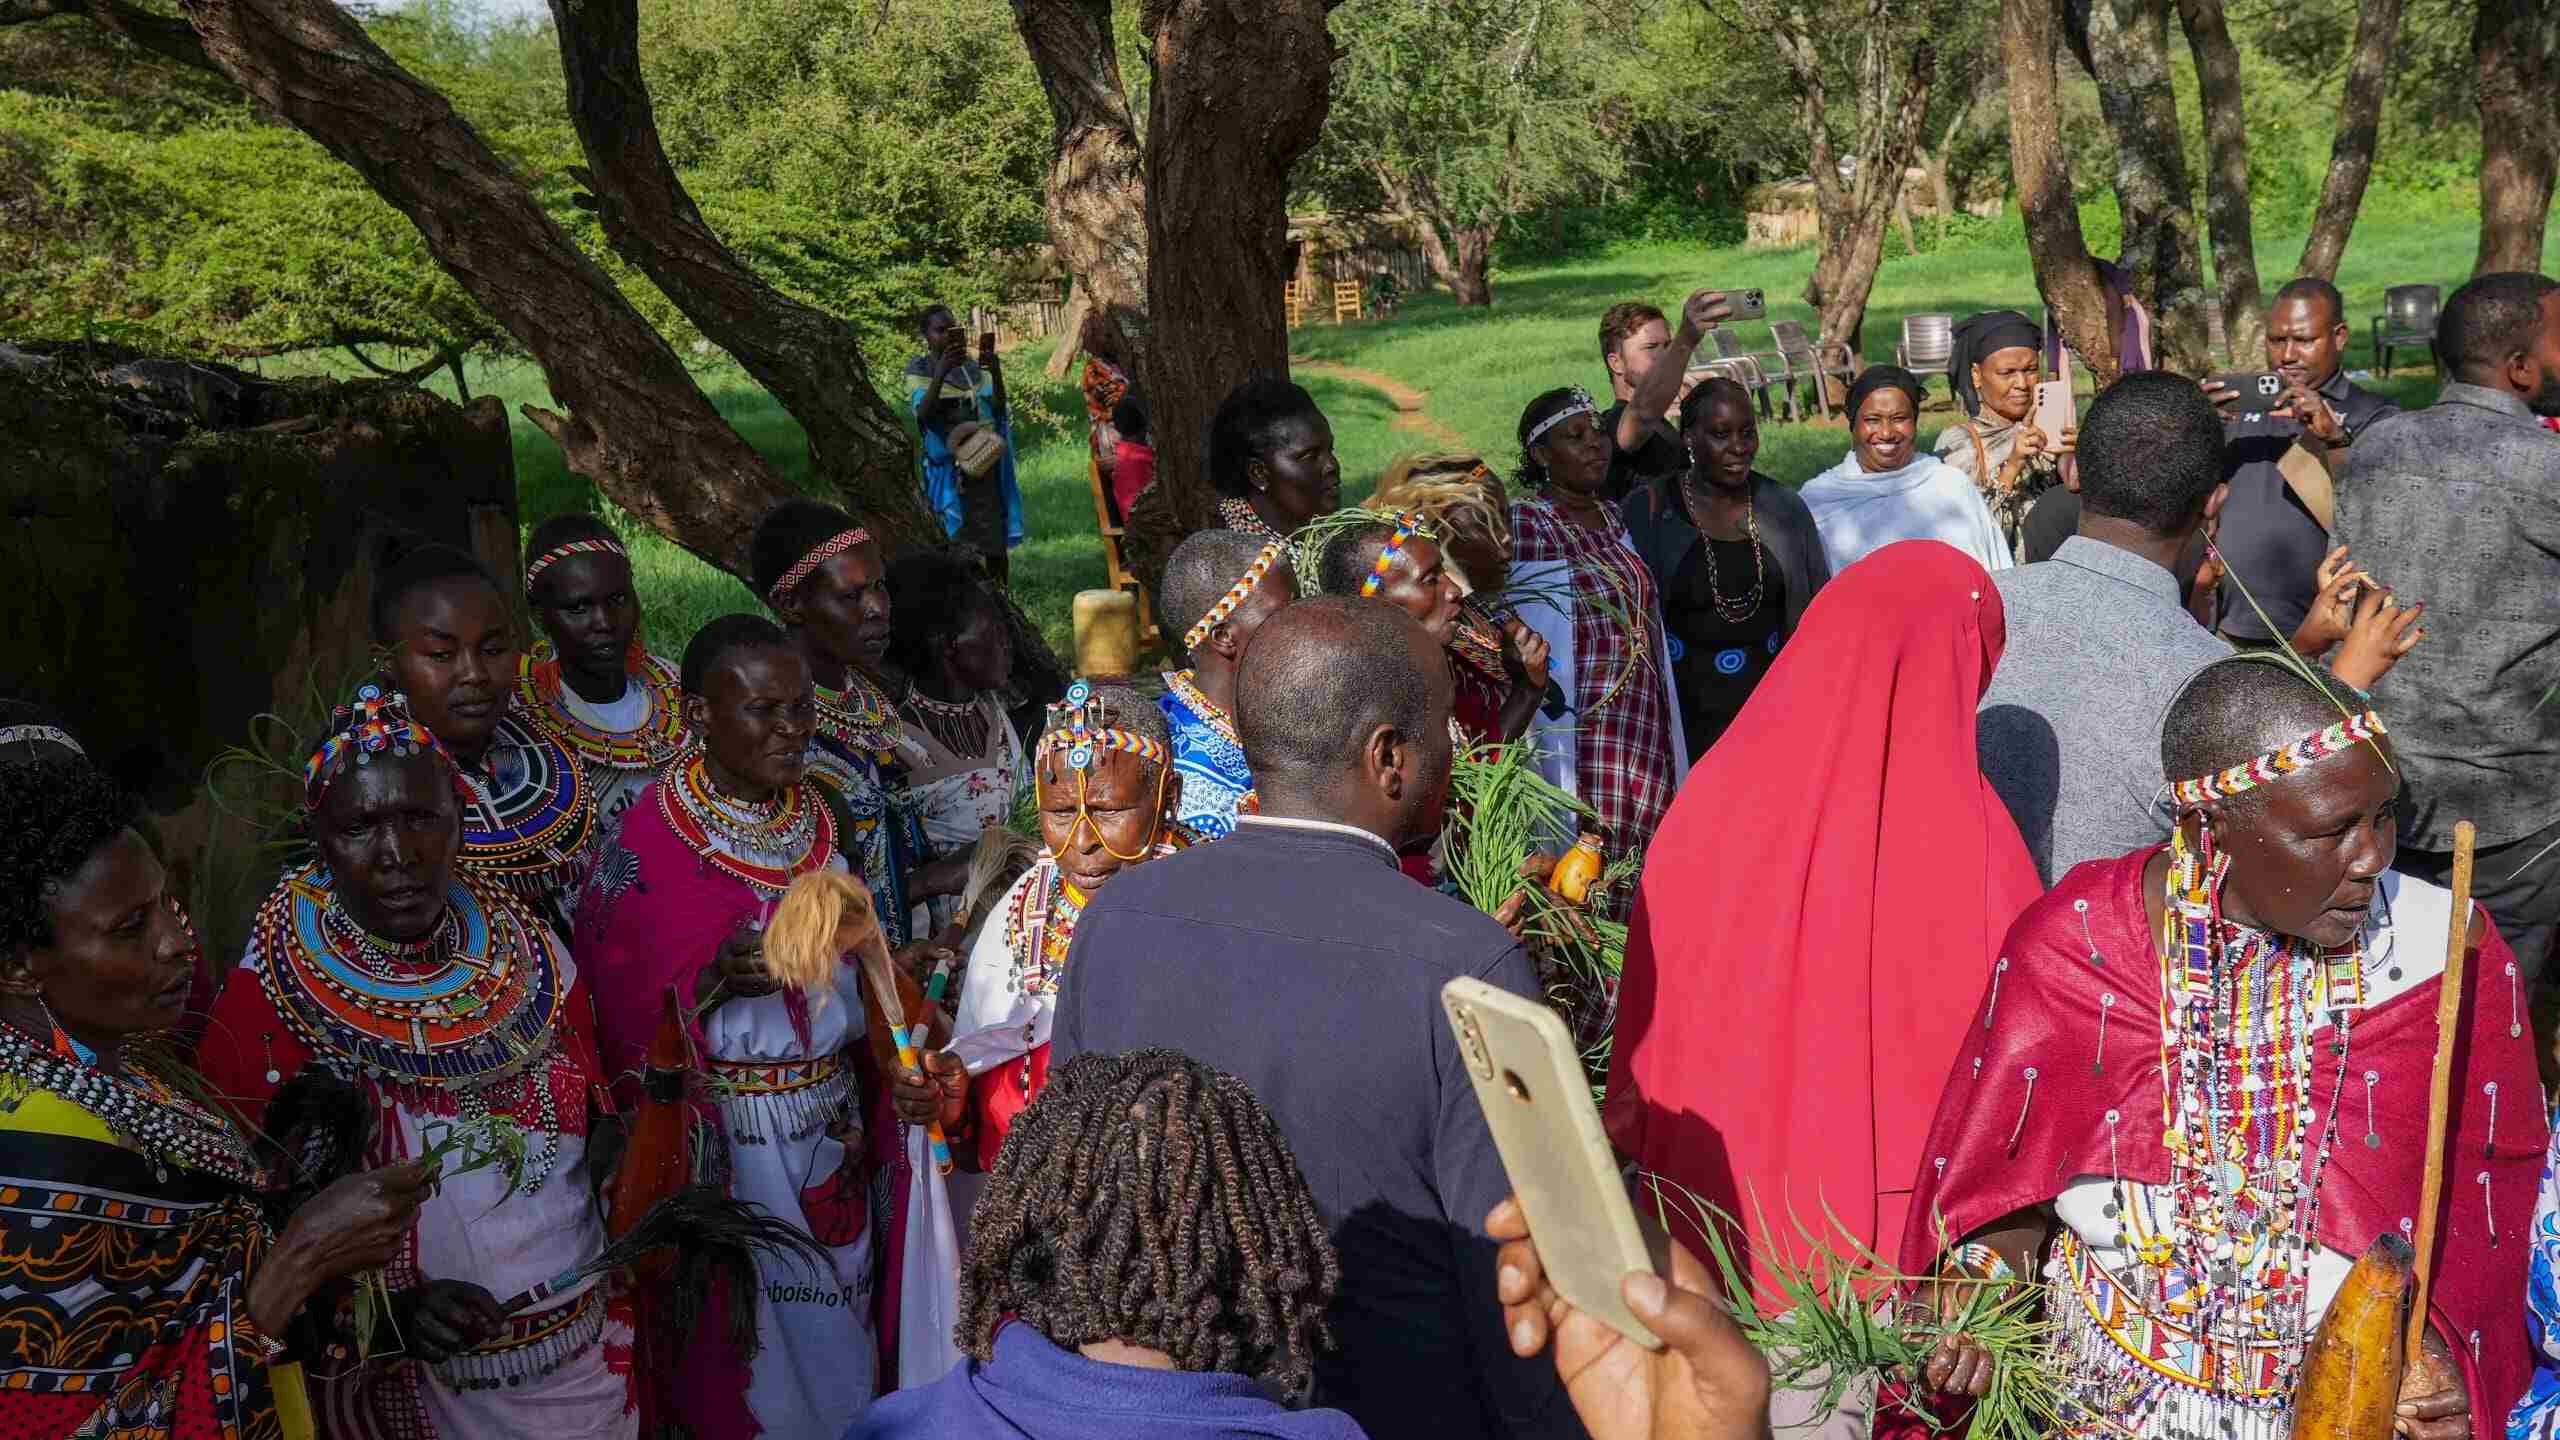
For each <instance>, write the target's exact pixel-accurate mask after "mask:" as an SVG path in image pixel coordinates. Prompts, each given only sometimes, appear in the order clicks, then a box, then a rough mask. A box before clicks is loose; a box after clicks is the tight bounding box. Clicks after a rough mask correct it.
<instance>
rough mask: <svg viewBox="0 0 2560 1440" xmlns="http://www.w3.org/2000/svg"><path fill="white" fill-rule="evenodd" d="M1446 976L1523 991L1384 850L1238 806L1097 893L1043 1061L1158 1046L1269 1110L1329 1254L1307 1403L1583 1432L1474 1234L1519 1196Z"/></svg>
mask: <svg viewBox="0 0 2560 1440" xmlns="http://www.w3.org/2000/svg"><path fill="white" fill-rule="evenodd" d="M1460 975H1470V976H1474V977H1475V978H1477V979H1480V980H1484V981H1486V982H1488V983H1490V984H1494V985H1498V986H1501V987H1502V988H1503V989H1506V990H1510V991H1513V992H1515V993H1518V994H1522V995H1535V994H1537V993H1538V992H1537V988H1536V980H1535V978H1534V977H1533V976H1532V974H1531V972H1530V969H1529V959H1528V956H1527V954H1526V953H1525V952H1524V951H1522V949H1521V948H1520V945H1519V942H1517V941H1515V940H1513V939H1512V938H1511V936H1510V935H1509V933H1507V932H1506V931H1504V930H1503V928H1502V927H1501V926H1500V925H1497V924H1495V923H1494V922H1493V920H1492V919H1491V918H1490V917H1488V916H1486V915H1485V914H1484V913H1483V912H1481V911H1478V910H1476V909H1473V908H1472V907H1470V906H1468V905H1466V904H1464V903H1462V902H1460V901H1457V900H1453V899H1451V898H1449V897H1448V896H1446V895H1442V894H1440V893H1438V892H1437V891H1434V890H1429V889H1426V888H1424V887H1422V886H1420V885H1417V884H1415V883H1414V882H1413V881H1412V880H1410V879H1407V878H1406V877H1405V875H1404V873H1403V872H1402V871H1400V870H1398V869H1397V868H1396V857H1395V854H1394V852H1392V851H1391V850H1389V849H1388V848H1387V847H1386V845H1385V843H1384V842H1382V841H1379V840H1375V839H1373V838H1370V837H1368V836H1365V835H1361V834H1357V833H1351V832H1347V831H1344V830H1340V829H1327V830H1317V829H1303V828H1299V827H1296V826H1293V825H1290V824H1288V823H1286V822H1275V821H1269V820H1264V819H1261V818H1258V817H1251V816H1248V817H1245V818H1243V819H1241V820H1239V821H1238V822H1237V825H1236V831H1235V833H1234V834H1233V835H1230V836H1228V837H1227V838H1226V839H1224V840H1219V841H1215V842H1213V843H1211V844H1207V845H1197V846H1194V847H1192V848H1191V849H1188V850H1185V851H1183V852H1181V853H1180V854H1177V855H1171V856H1167V857H1166V858H1164V859H1162V860H1156V861H1151V862H1149V863H1147V864H1145V865H1141V866H1138V867H1136V868H1135V869H1131V870H1124V871H1122V872H1121V873H1120V874H1118V875H1116V876H1114V877H1113V878H1112V881H1111V883H1110V884H1109V885H1106V886H1104V887H1103V889H1102V891H1101V893H1100V894H1098V895H1096V896H1094V898H1093V904H1092V905H1091V907H1090V908H1088V909H1087V910H1086V911H1085V913H1084V916H1083V918H1082V919H1080V920H1079V921H1078V922H1077V923H1076V936H1075V945H1074V948H1073V949H1072V950H1071V951H1070V952H1069V953H1068V957H1067V975H1066V980H1065V982H1064V983H1063V985H1062V986H1061V988H1060V990H1059V993H1058V1010H1057V1017H1056V1024H1055V1027H1054V1031H1053V1035H1052V1044H1053V1045H1054V1046H1055V1047H1056V1048H1055V1049H1054V1050H1053V1051H1052V1052H1051V1056H1050V1062H1051V1063H1052V1064H1053V1065H1064V1064H1065V1063H1066V1062H1067V1060H1068V1059H1069V1058H1070V1057H1072V1056H1075V1055H1078V1054H1082V1053H1084V1052H1085V1051H1089V1050H1090V1051H1099V1052H1106V1053H1107V1052H1117V1051H1124V1050H1135V1049H1139V1048H1142V1047H1145V1046H1150V1045H1163V1046H1168V1047H1171V1048H1172V1049H1175V1050H1179V1051H1182V1052H1183V1053H1184V1054H1187V1055H1189V1056H1191V1057H1192V1058H1193V1059H1196V1060H1200V1061H1203V1062H1205V1063H1207V1064H1210V1065H1214V1066H1216V1067H1218V1068H1219V1069H1221V1070H1225V1071H1227V1072H1229V1073H1230V1074H1233V1075H1235V1076H1237V1077H1238V1078H1240V1079H1242V1080H1243V1081H1244V1082H1245V1083H1246V1084H1247V1085H1249V1086H1251V1087H1253V1092H1254V1093H1255V1094H1256V1095H1258V1096H1260V1097H1261V1099H1262V1103H1263V1104H1265V1105H1267V1106H1269V1107H1270V1108H1271V1113H1272V1114H1273V1116H1275V1117H1276V1118H1277V1119H1278V1121H1279V1123H1280V1132H1281V1134H1282V1135H1283V1136H1285V1137H1286V1138H1287V1140H1288V1142H1289V1149H1290V1152H1291V1154H1292V1155H1293V1156H1295V1158H1296V1159H1297V1162H1298V1168H1299V1170H1300V1171H1302V1172H1303V1173H1304V1174H1305V1175H1306V1177H1307V1185H1308V1188H1309V1189H1310V1190H1312V1191H1313V1192H1314V1194H1315V1199H1316V1205H1317V1207H1318V1208H1319V1209H1320V1210H1321V1211H1322V1213H1323V1215H1324V1219H1325V1223H1326V1225H1327V1226H1328V1227H1329V1228H1330V1229H1331V1230H1332V1233H1333V1242H1334V1248H1335V1249H1336V1250H1337V1251H1338V1252H1340V1255H1341V1260H1342V1288H1341V1291H1340V1293H1339V1295H1338V1296H1337V1297H1336V1299H1335V1301H1334V1305H1333V1309H1332V1311H1331V1313H1330V1315H1329V1316H1328V1319H1329V1320H1330V1321H1331V1324H1332V1329H1333V1337H1334V1341H1335V1343H1336V1345H1337V1347H1338V1348H1337V1350H1336V1351H1335V1353H1334V1354H1333V1355H1332V1356H1331V1357H1330V1358H1329V1359H1328V1361H1327V1363H1325V1364H1324V1365H1322V1366H1320V1367H1319V1369H1318V1370H1317V1373H1316V1399H1317V1401H1318V1403H1320V1404H1324V1405H1332V1406H1338V1407H1340V1408H1341V1409H1343V1410H1346V1411H1348V1412H1350V1414H1351V1416H1352V1418H1353V1419H1355V1420H1357V1421H1359V1422H1360V1425H1361V1427H1362V1428H1363V1429H1365V1430H1367V1431H1368V1432H1369V1433H1370V1434H1372V1435H1377V1436H1391V1435H1392V1436H1408V1435H1411V1436H1429V1437H1431V1440H1469V1437H1477V1436H1488V1437H1489V1436H1509V1435H1520V1436H1530V1435H1536V1436H1541V1437H1549V1436H1574V1435H1579V1434H1581V1433H1582V1426H1581V1422H1580V1420H1579V1419H1577V1418H1576V1417H1575V1415H1574V1413H1573V1410H1572V1407H1571V1405H1570V1404H1569V1403H1568V1402H1567V1400H1566V1398H1565V1394H1564V1387H1563V1385H1562V1384H1561V1382H1559V1381H1558V1380H1557V1379H1556V1372H1555V1364H1554V1361H1553V1360H1552V1358H1550V1357H1548V1356H1545V1355H1540V1356H1537V1357H1534V1358H1532V1359H1528V1360H1522V1359H1520V1358H1518V1357H1516V1356H1514V1355H1513V1354H1512V1353H1511V1349H1510V1346H1509V1345H1508V1343H1506V1341H1505V1340H1504V1337H1503V1329H1502V1310H1501V1307H1500V1305H1499V1304H1498V1303H1497V1302H1496V1300H1495V1299H1494V1292H1493V1281H1494V1270H1493V1251H1494V1246H1493V1242H1492V1241H1490V1240H1488V1239H1486V1238H1485V1236H1484V1229H1483V1227H1484V1217H1485V1212H1487V1211H1488V1210H1491V1209H1492V1208H1493V1207H1494V1206H1495V1205H1496V1204H1497V1203H1499V1202H1500V1201H1501V1199H1502V1197H1503V1196H1504V1195H1506V1194H1508V1193H1510V1189H1511V1185H1510V1181H1509V1180H1508V1178H1506V1177H1505V1175H1504V1173H1503V1168H1502V1157H1501V1155H1500V1154H1499V1153H1498V1152H1496V1151H1495V1149H1494V1145H1493V1136H1492V1132H1491V1131H1489V1130H1488V1129H1487V1128H1486V1126H1485V1121H1484V1112H1483V1111H1482V1110H1481V1109H1480V1108H1478V1106H1477V1103H1476V1097H1475V1091H1474V1089H1473V1087H1472V1086H1471V1085H1470V1084H1469V1083H1468V1080H1467V1074H1466V1070H1465V1067H1464V1065H1463V1063H1462V1062H1461V1060H1460V1058H1459V1055H1458V1050H1457V1044H1456V1041H1455V1039H1454V1037H1453V1036H1451V1034H1450V1033H1449V1021H1448V1017H1447V1015H1446V1014H1445V1013H1444V1012H1443V1011H1442V1010H1441V1008H1440V987H1441V986H1442V985H1443V984H1445V983H1447V982H1448V981H1449V980H1451V979H1453V978H1455V977H1457V976H1460Z"/></svg>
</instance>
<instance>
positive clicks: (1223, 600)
mask: <svg viewBox="0 0 2560 1440" xmlns="http://www.w3.org/2000/svg"><path fill="white" fill-rule="evenodd" d="M1287 548H1288V545H1287V543H1286V542H1284V541H1279V540H1274V541H1272V542H1271V543H1270V544H1268V545H1265V546H1263V547H1262V553H1261V554H1259V555H1256V556H1254V557H1253V563H1252V564H1250V565H1247V566H1246V567H1244V578H1243V579H1241V580H1238V581H1237V582H1236V583H1235V584H1234V585H1233V586H1232V587H1230V588H1229V589H1228V591H1227V593H1226V594H1224V595H1221V596H1219V597H1218V603H1217V604H1215V605H1212V606H1210V607H1209V613H1208V614H1206V615H1203V616H1201V617H1200V623H1199V624H1197V625H1194V626H1192V627H1191V628H1190V629H1188V630H1185V631H1183V632H1182V648H1183V649H1185V650H1197V649H1199V648H1200V642H1201V641H1203V640H1206V639H1208V638H1209V632H1211V631H1213V630H1215V629H1217V628H1218V627H1219V626H1220V625H1223V624H1225V623H1226V619H1227V617H1228V616H1230V615H1233V614H1234V613H1236V607H1237V606H1239V605H1242V604H1243V603H1244V602H1245V601H1247V600H1249V599H1251V598H1253V592H1254V591H1255V589H1257V588H1258V587H1260V585H1261V584H1262V577H1263V576H1265V575H1268V574H1270V573H1271V567H1272V566H1273V565H1274V564H1277V563H1278V562H1279V559H1280V554H1281V552H1282V551H1284V550H1286V549H1287ZM1083 688H1084V682H1082V681H1078V682H1076V687H1075V689H1073V690H1069V691H1068V692H1067V695H1068V698H1069V699H1073V698H1074V696H1075V693H1076V690H1081V689H1083ZM1050 708H1051V710H1052V712H1054V711H1055V710H1056V709H1057V708H1058V707H1056V706H1052V707H1050Z"/></svg>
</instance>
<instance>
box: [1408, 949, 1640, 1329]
mask: <svg viewBox="0 0 2560 1440" xmlns="http://www.w3.org/2000/svg"><path fill="white" fill-rule="evenodd" d="M1440 1004H1441V1006H1442V1007H1443V1008H1444V1009H1446V1010H1447V1011H1448V1012H1449V1026H1450V1028H1451V1029H1453V1030H1455V1031H1456V1032H1457V1036H1458V1054H1459V1057H1460V1058H1461V1060H1462V1061H1463V1062H1464V1063H1465V1065H1466V1067H1467V1079H1468V1080H1469V1081H1470V1082H1472V1083H1473V1084H1474V1086H1475V1091H1476V1103H1477V1104H1479V1105H1481V1106H1483V1107H1484V1118H1485V1123H1486V1125H1487V1126H1488V1127H1489V1128H1491V1129H1492V1131H1493V1143H1494V1148H1496V1149H1497V1150H1499V1151H1501V1152H1502V1168H1503V1169H1504V1170H1505V1171H1507V1172H1508V1173H1509V1174H1510V1176H1511V1189H1512V1192H1513V1193H1514V1194H1516V1195H1518V1196H1519V1197H1520V1208H1521V1210H1522V1211H1523V1212H1525V1213H1526V1214H1527V1216H1528V1219H1529V1233H1530V1235H1531V1236H1532V1237H1534V1238H1535V1239H1536V1241H1537V1243H1538V1263H1539V1265H1540V1266H1541V1267H1542V1268H1544V1269H1545V1271H1546V1273H1547V1283H1549V1284H1551V1285H1553V1286H1555V1288H1556V1293H1557V1294H1559V1295H1562V1296H1563V1297H1564V1298H1565V1299H1566V1300H1568V1301H1570V1302H1572V1304H1573V1305H1574V1307H1575V1308H1576V1309H1579V1310H1581V1311H1583V1312H1584V1313H1586V1314H1589V1315H1593V1316H1596V1317H1598V1318H1599V1319H1600V1320H1602V1321H1603V1322H1605V1323H1606V1324H1607V1325H1608V1326H1609V1327H1610V1328H1611V1329H1613V1330H1616V1331H1617V1332H1618V1333H1619V1334H1621V1335H1624V1336H1626V1337H1627V1338H1628V1339H1630V1340H1633V1341H1635V1342H1636V1343H1637V1344H1639V1345H1642V1346H1644V1347H1645V1348H1646V1349H1648V1350H1659V1349H1661V1348H1662V1342H1661V1341H1660V1340H1659V1339H1657V1338H1655V1336H1654V1333H1653V1332H1652V1331H1650V1330H1648V1329H1646V1328H1645V1326H1644V1322H1643V1321H1641V1320H1638V1319H1637V1318H1636V1317H1635V1312H1634V1311H1631V1310H1629V1309H1628V1308H1627V1304H1626V1301H1625V1300H1623V1299H1622V1298H1620V1296H1619V1293H1618V1285H1619V1282H1620V1281H1622V1280H1624V1279H1625V1278H1626V1275H1627V1272H1629V1271H1631V1270H1643V1271H1648V1272H1650V1271H1652V1269H1653V1258H1652V1256H1651V1255H1649V1254H1648V1253H1647V1252H1646V1250H1645V1245H1644V1235H1643V1233H1642V1232H1641V1231H1639V1230H1637V1229H1636V1214H1635V1207H1634V1206H1633V1205H1631V1204H1629V1203H1628V1200H1627V1187H1626V1183H1625V1182H1624V1181H1622V1180H1621V1179H1619V1177H1618V1165H1617V1161H1616V1159H1615V1158H1614V1157H1613V1156H1612V1155H1611V1154H1610V1152H1609V1139H1608V1136H1607V1135H1606V1134H1604V1133H1603V1132H1602V1131H1601V1129H1600V1111H1599V1110H1598V1108H1597V1107H1595V1106H1593V1104H1592V1103H1591V1082H1590V1081H1589V1080H1587V1079H1585V1078H1584V1076H1583V1073H1582V1059H1581V1056H1580V1055H1578V1054H1577V1053H1576V1052H1575V1050H1574V1046H1573V1036H1572V1035H1571V1034H1570V1033H1568V1032H1567V1031H1566V1030H1565V1028H1564V1021H1563V1020H1562V1019H1560V1018H1558V1017H1557V1015H1556V1012H1555V1011H1553V1010H1550V1009H1548V1008H1547V1007H1546V1006H1545V1005H1543V1004H1541V1003H1539V1002H1538V1001H1536V1000H1531V999H1528V998H1526V997H1524V996H1519V995H1514V994H1512V993H1511V992H1510V991H1508V990H1503V989H1498V988H1496V987H1494V986H1491V985H1488V984H1486V983H1484V982H1483V981H1481V980H1473V979H1467V978H1464V977H1461V978H1459V979H1456V980H1452V981H1450V982H1449V983H1448V984H1446V985H1443V986H1441V987H1440Z"/></svg>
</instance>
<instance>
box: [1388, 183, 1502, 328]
mask: <svg viewBox="0 0 2560 1440" xmlns="http://www.w3.org/2000/svg"><path fill="white" fill-rule="evenodd" d="M1369 178H1371V179H1372V180H1375V181H1377V182H1378V193H1379V194H1381V195H1384V196H1385V197H1386V200H1387V204H1388V205H1390V206H1392V207H1394V209H1395V210H1396V211H1397V212H1399V213H1400V214H1401V215H1402V216H1403V217H1404V218H1405V219H1406V220H1408V221H1410V222H1412V226H1413V233H1414V240H1415V243H1416V244H1417V245H1419V246H1420V247H1421V249H1422V263H1424V264H1425V265H1428V266H1430V267H1431V274H1432V276H1433V278H1435V279H1437V280H1438V281H1439V282H1440V283H1441V284H1443V285H1446V286H1448V287H1449V298H1451V299H1453V300H1455V301H1457V302H1458V303H1459V304H1460V305H1491V304H1492V303H1493V282H1492V280H1491V278H1490V272H1491V271H1492V268H1493V231H1494V227H1493V226H1491V225H1488V224H1464V223H1461V222H1460V221H1459V220H1458V219H1457V218H1456V217H1454V216H1452V215H1450V214H1449V213H1448V212H1447V211H1446V210H1443V209H1442V208H1441V206H1440V199H1439V196H1438V195H1437V194H1436V193H1435V192H1434V191H1433V190H1432V188H1431V185H1430V182H1429V181H1428V180H1425V179H1422V178H1419V177H1415V176H1408V175H1405V174H1402V173H1400V172H1398V171H1395V170H1392V169H1390V168H1388V167H1387V166H1385V165H1383V164H1380V163H1378V162H1376V161H1372V162H1370V165H1369ZM1453 242H1454V243H1453Z"/></svg>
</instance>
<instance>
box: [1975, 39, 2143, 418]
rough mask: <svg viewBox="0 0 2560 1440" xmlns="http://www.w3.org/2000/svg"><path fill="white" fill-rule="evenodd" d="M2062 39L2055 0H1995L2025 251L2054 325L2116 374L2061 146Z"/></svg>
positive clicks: (2110, 378)
mask: <svg viewBox="0 0 2560 1440" xmlns="http://www.w3.org/2000/svg"><path fill="white" fill-rule="evenodd" d="M2061 43H2062V6H2061V3H2060V0H2000V61H2001V69H2002V70H2003V71H2004V72H2005V73H2006V74H2007V77H2008V91H2009V165H2010V172H2011V174H2012V176H2013V177H2014V178H2015V180H2016V182H2017V186H2018V210H2019V214H2020V216H2021V217H2022V218H2023V219H2024V220H2025V222H2026V230H2027V258H2028V259H2029V261H2030V262H2031V263H2032V264H2033V265H2034V267H2035V272H2036V288H2037V289H2038V290H2039V291H2041V292H2043V295H2044V303H2045V307H2046V310H2047V311H2048V313H2049V314H2050V315H2051V316H2052V319H2053V324H2054V328H2056V329H2057V330H2059V331H2060V332H2061V333H2062V337H2063V338H2064V339H2065V340H2066V341H2068V342H2070V345H2071V348H2072V349H2073V350H2074V351H2076V352H2077V353H2078V354H2079V356H2080V358H2081V359H2082V360H2083V361H2084V362H2086V363H2087V364H2088V366H2089V367H2090V369H2091V370H2093V371H2095V372H2096V375H2097V381H2098V383H2099V384H2100V385H2102V386H2104V385H2109V384H2112V383H2114V381H2115V378H2116V374H2117V369H2118V367H2117V364H2116V342H2115V332H2114V329H2113V326H2112V324H2111V321H2110V318H2109V308H2108V304H2107V293H2106V286H2105V284H2104V282H2103V281H2102V280H2101V279H2100V278H2099V274H2098V262H2097V258H2096V257H2095V256H2093V255H2091V254H2090V253H2089V242H2088V238H2087V237H2086V235H2084V234H2083V233H2082V231H2081V229H2080V199H2079V196H2078V195H2077V193H2075V192H2074V190H2073V189H2072V184H2071V161H2070V157H2069V155H2068V154H2067V152H2065V150H2064V149H2063V145H2062V112H2061V107H2060V106H2058V105H2056V104H2055V103H2054V95H2055V91H2056V90H2057V88H2058V85H2057V82H2056V76H2055V73H2054V70H2055V65H2056V64H2057V63H2058V62H2057V60H2056V53H2057V52H2058V51H2059V49H2060V48H2061Z"/></svg>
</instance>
